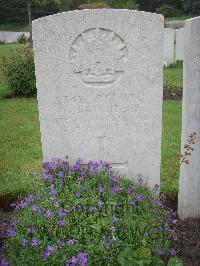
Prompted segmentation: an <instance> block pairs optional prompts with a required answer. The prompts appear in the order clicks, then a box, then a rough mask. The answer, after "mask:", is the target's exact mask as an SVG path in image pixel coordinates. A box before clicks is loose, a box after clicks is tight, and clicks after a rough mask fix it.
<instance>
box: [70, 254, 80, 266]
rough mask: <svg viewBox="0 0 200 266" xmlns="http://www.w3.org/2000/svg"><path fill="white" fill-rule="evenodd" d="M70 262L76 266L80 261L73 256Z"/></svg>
mask: <svg viewBox="0 0 200 266" xmlns="http://www.w3.org/2000/svg"><path fill="white" fill-rule="evenodd" d="M70 262H71V264H72V266H74V265H76V264H77V262H78V259H77V258H76V257H75V256H72V257H71V260H70Z"/></svg>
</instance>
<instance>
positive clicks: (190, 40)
mask: <svg viewBox="0 0 200 266" xmlns="http://www.w3.org/2000/svg"><path fill="white" fill-rule="evenodd" d="M184 42H185V46H184V92H183V107H182V140H181V142H182V150H184V146H185V143H186V140H187V139H188V136H189V135H190V134H191V133H192V132H195V133H196V134H197V135H196V137H197V139H196V144H195V145H194V151H193V152H192V154H191V156H190V157H189V164H182V165H181V169H180V170H181V171H180V180H179V201H178V214H179V216H180V218H181V219H185V218H187V217H198V216H200V17H197V18H193V19H189V20H186V23H185V37H184Z"/></svg>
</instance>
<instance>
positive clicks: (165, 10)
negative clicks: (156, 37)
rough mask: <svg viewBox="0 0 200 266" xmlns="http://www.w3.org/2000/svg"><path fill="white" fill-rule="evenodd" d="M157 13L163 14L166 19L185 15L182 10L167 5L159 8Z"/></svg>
mask: <svg viewBox="0 0 200 266" xmlns="http://www.w3.org/2000/svg"><path fill="white" fill-rule="evenodd" d="M156 12H157V13H159V14H162V15H163V16H164V17H175V16H176V17H178V16H182V15H183V11H182V10H181V9H177V8H175V7H173V6H168V5H165V4H164V5H162V6H161V7H159V8H157V9H156Z"/></svg>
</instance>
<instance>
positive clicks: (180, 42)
mask: <svg viewBox="0 0 200 266" xmlns="http://www.w3.org/2000/svg"><path fill="white" fill-rule="evenodd" d="M183 57H184V28H180V29H177V30H176V60H183Z"/></svg>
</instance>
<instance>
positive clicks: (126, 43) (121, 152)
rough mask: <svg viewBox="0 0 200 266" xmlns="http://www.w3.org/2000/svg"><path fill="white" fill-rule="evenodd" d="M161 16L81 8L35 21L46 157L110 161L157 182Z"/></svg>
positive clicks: (122, 169)
mask: <svg viewBox="0 0 200 266" xmlns="http://www.w3.org/2000/svg"><path fill="white" fill-rule="evenodd" d="M163 24H164V22H163V17H162V16H161V15H156V14H151V13H145V12H138V11H130V10H112V9H109V10H83V11H73V12H66V13H62V14H57V15H53V16H48V17H44V18H41V19H38V20H35V21H34V22H33V44H34V53H35V65H36V78H37V88H38V103H39V113H40V128H41V138H42V148H43V158H44V160H50V159H51V158H52V157H64V156H65V155H69V158H70V159H71V160H72V161H74V160H75V159H76V158H78V157H80V158H81V159H83V163H84V162H86V161H88V160H106V161H108V162H109V163H110V164H111V165H112V166H113V167H114V168H117V169H118V170H119V171H120V172H122V173H123V174H125V175H126V176H127V177H128V178H134V177H136V176H137V175H139V174H140V175H142V176H143V178H144V179H145V180H146V181H147V182H148V185H149V186H151V187H152V186H154V185H155V184H159V182H160V157H161V127H162V126H161V124H162V90H163V87H162V86H163V81H162V79H163V75H162V71H163V70H162V66H163V27H164V26H163Z"/></svg>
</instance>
